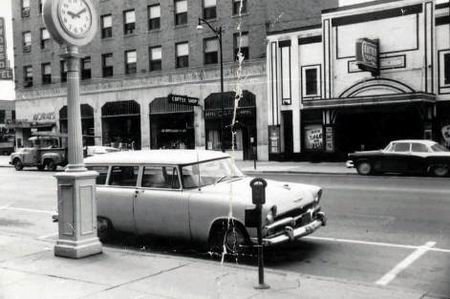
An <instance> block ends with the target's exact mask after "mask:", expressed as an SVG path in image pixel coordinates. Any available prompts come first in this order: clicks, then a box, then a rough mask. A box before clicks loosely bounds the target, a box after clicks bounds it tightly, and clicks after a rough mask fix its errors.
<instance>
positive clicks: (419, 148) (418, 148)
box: [411, 143, 428, 153]
mask: <svg viewBox="0 0 450 299" xmlns="http://www.w3.org/2000/svg"><path fill="white" fill-rule="evenodd" d="M411 151H413V152H419V153H428V147H427V146H426V145H425V144H422V143H413V144H412V147H411Z"/></svg>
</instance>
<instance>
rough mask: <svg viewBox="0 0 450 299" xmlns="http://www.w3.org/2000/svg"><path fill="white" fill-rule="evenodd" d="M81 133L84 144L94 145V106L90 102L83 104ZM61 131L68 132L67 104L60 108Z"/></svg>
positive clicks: (81, 107)
mask: <svg viewBox="0 0 450 299" xmlns="http://www.w3.org/2000/svg"><path fill="white" fill-rule="evenodd" d="M80 109H81V134H82V135H83V146H86V145H94V144H95V140H94V138H95V136H94V108H92V107H91V106H90V105H88V104H81V106H80ZM59 131H60V132H61V133H65V134H67V132H68V128H67V106H64V107H62V108H61V109H60V110H59Z"/></svg>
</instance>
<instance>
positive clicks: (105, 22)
mask: <svg viewBox="0 0 450 299" xmlns="http://www.w3.org/2000/svg"><path fill="white" fill-rule="evenodd" d="M101 26H102V38H108V37H111V36H112V16H111V15H104V16H101Z"/></svg>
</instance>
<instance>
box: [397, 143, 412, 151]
mask: <svg viewBox="0 0 450 299" xmlns="http://www.w3.org/2000/svg"><path fill="white" fill-rule="evenodd" d="M394 152H397V153H404V152H409V143H405V142H399V143H396V144H395V145H394Z"/></svg>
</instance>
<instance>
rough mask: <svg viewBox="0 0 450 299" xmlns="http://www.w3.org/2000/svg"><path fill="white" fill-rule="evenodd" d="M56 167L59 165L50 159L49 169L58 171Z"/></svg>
mask: <svg viewBox="0 0 450 299" xmlns="http://www.w3.org/2000/svg"><path fill="white" fill-rule="evenodd" d="M56 167H57V165H56V163H55V161H53V160H49V161H48V162H47V169H48V170H49V171H56Z"/></svg>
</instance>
